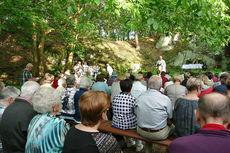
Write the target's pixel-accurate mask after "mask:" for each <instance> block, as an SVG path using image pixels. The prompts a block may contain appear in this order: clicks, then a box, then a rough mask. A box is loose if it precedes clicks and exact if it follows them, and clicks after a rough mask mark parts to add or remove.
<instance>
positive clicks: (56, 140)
mask: <svg viewBox="0 0 230 153" xmlns="http://www.w3.org/2000/svg"><path fill="white" fill-rule="evenodd" d="M32 102H33V108H34V110H35V111H37V112H38V113H39V114H38V115H36V116H34V118H33V119H32V120H31V122H30V124H29V127H28V135H27V142H26V147H25V152H26V153H34V152H39V153H43V152H44V153H48V152H50V153H51V152H52V153H53V152H62V148H63V144H64V139H65V135H66V133H67V131H68V130H69V128H70V127H69V124H67V123H66V122H65V120H63V119H59V118H56V117H55V115H56V114H57V113H58V112H59V110H60V105H61V104H60V97H59V96H58V92H56V91H55V89H53V88H40V89H39V91H38V92H36V93H35V95H34V97H33V99H32Z"/></svg>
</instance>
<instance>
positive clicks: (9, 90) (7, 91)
mask: <svg viewBox="0 0 230 153" xmlns="http://www.w3.org/2000/svg"><path fill="white" fill-rule="evenodd" d="M19 95H20V90H19V89H17V88H15V87H13V86H7V87H5V88H3V89H2V90H1V92H0V101H1V100H6V99H8V98H10V97H12V98H13V99H15V98H17V97H18V96H19Z"/></svg>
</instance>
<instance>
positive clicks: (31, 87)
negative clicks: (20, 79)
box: [21, 81, 40, 99]
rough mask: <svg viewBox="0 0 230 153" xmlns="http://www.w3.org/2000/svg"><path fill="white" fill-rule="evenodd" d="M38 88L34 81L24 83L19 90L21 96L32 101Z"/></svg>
mask: <svg viewBox="0 0 230 153" xmlns="http://www.w3.org/2000/svg"><path fill="white" fill-rule="evenodd" d="M39 88H40V85H39V84H38V83H37V82H35V81H26V82H25V83H24V84H23V85H22V88H21V96H22V97H26V98H28V99H32V97H33V95H34V94H35V92H36V91H38V89H39Z"/></svg>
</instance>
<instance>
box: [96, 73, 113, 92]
mask: <svg viewBox="0 0 230 153" xmlns="http://www.w3.org/2000/svg"><path fill="white" fill-rule="evenodd" d="M104 79H105V75H103V74H99V75H97V77H96V83H94V84H93V86H92V90H93V91H104V92H105V93H107V94H109V95H110V94H111V93H110V90H109V86H108V85H107V84H106V83H105V82H104V81H105V80H104Z"/></svg>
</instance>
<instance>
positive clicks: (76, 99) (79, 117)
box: [74, 88, 87, 121]
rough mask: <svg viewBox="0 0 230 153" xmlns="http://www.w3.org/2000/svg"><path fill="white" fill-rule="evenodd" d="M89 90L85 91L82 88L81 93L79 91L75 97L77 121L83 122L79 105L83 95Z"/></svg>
mask: <svg viewBox="0 0 230 153" xmlns="http://www.w3.org/2000/svg"><path fill="white" fill-rule="evenodd" d="M86 91H87V89H84V88H80V90H79V91H77V92H76V93H75V95H74V106H75V109H76V115H75V120H77V121H81V114H80V111H79V105H78V101H79V99H80V97H81V95H83V93H84V92H86Z"/></svg>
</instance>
